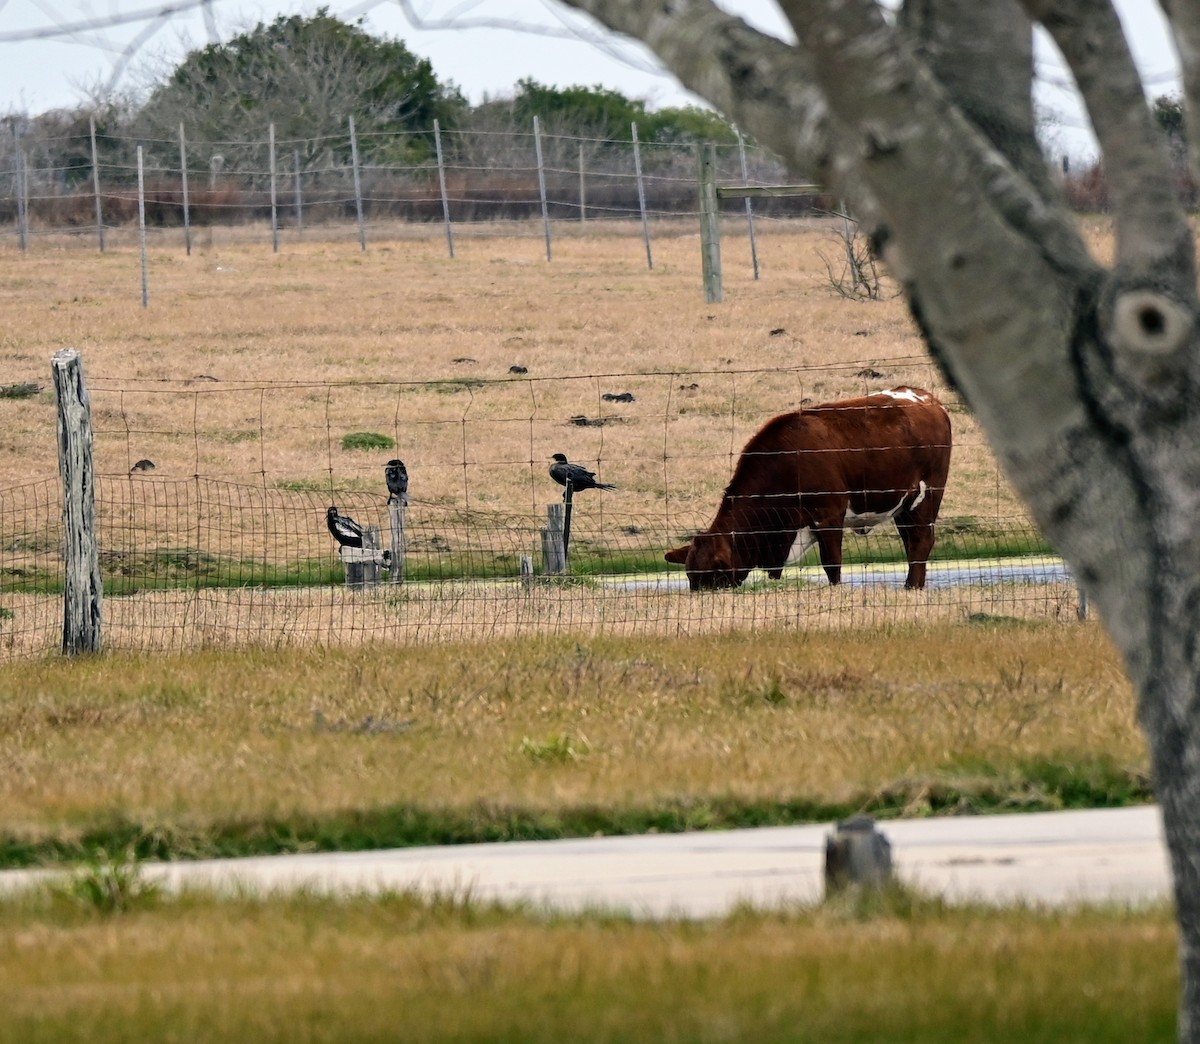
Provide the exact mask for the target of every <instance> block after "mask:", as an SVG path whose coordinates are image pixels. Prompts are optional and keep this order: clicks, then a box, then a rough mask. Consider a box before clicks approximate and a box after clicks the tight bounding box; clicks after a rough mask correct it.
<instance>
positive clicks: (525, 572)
mask: <svg viewBox="0 0 1200 1044" xmlns="http://www.w3.org/2000/svg"><path fill="white" fill-rule="evenodd" d="M521 586H522V587H523V588H524V589H525V590H527V591H528V590H529V588H530V587H532V586H533V556H532V555H522V556H521Z"/></svg>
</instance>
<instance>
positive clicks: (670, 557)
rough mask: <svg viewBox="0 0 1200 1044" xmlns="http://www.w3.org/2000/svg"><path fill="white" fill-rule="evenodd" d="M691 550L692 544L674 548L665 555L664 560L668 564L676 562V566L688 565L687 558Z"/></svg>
mask: <svg viewBox="0 0 1200 1044" xmlns="http://www.w3.org/2000/svg"><path fill="white" fill-rule="evenodd" d="M691 549H692V545H691V544H684V545H683V547H673V548H671V550H670V551H668V552H666V554H664V555H663V558H665V559H666V560H667V561H668V562H674V563H675V564H676V565H687V556H688V552H689V551H690V550H691Z"/></svg>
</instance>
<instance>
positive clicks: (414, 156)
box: [0, 121, 834, 252]
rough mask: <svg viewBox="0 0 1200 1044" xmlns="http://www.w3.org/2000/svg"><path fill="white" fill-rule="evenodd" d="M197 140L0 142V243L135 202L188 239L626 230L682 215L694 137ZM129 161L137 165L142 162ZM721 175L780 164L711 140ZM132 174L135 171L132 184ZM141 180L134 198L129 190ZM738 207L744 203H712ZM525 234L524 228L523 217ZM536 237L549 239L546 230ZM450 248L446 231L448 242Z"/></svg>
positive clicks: (446, 134)
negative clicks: (520, 226) (228, 233)
mask: <svg viewBox="0 0 1200 1044" xmlns="http://www.w3.org/2000/svg"><path fill="white" fill-rule="evenodd" d="M272 131H273V128H269V127H266V126H264V127H263V128H262V135H261V137H259V138H257V139H255V140H246V141H209V140H204V139H203V138H201V137H194V136H193V135H192V134H191V133H190V132H189V131H188V130H187V128H186V126H184V125H181V126H180V132H179V137H178V138H153V137H150V138H147V137H138V138H135V137H123V136H119V135H101V136H100V137H99V138H95V137H94V136H91V135H89V134H88V133H87V130H86V128H81V132H80V133H78V134H76V135H65V136H51V137H39V138H33V137H26V138H21V137H17V136H13V137H4V138H0V245H3V244H5V243H7V244H9V245H14V246H19V247H20V249H22V250H25V249H31V248H34V247H36V244H37V241H38V240H39V238H45V237H49V236H56V237H59V238H58V239H57V240H56V244H57V243H59V242H61V241H62V240H61V236H62V234H64V233H66V234H68V235H69V236H70V237H71V238H72V239H73V240H74V241H75V242H77V243H78V244H79V245H81V246H92V247H94V248H98V249H100V250H104V249H105V248H106V245H107V246H112V245H115V244H119V243H121V242H123V241H124V238H127V236H128V234H129V230H132V229H135V227H136V225H137V222H138V219H139V211H140V212H141V213H142V214H143V215H144V220H145V223H146V226H147V229H148V232H149V234H150V235H151V236H152V237H155V238H156V240H157V241H159V242H163V243H166V242H174V243H176V244H178V246H179V247H180V248H186V249H188V250H190V249H191V235H192V232H193V230H195V231H196V232H197V234H203V232H202V230H208V231H207V234H208V235H211V230H212V228H214V227H226V228H228V227H232V226H242V227H244V228H253V229H254V230H255V231H254V232H253V233H252V234H253V235H256V236H260V237H262V239H263V240H264V241H273V242H274V245H275V246H276V248H278V246H279V245H280V243H281V242H282V243H286V242H287V240H288V238H295V237H301V236H305V235H308V236H312V235H314V234H315V235H319V236H321V237H323V238H328V237H335V238H336V237H341V238H350V237H351V236H353V235H355V234H356V232H357V235H358V237H359V239H360V241H361V242H362V244H363V245H364V246H365V245H366V242H367V241H368V240H370V239H372V238H375V237H376V236H389V237H390V236H392V235H394V234H396V229H397V227H399V225H400V224H412V223H417V224H427V223H444V224H446V226H447V229H448V230H449V229H450V227H451V226H454V227H456V228H461V229H462V230H464V231H467V232H469V233H471V234H480V233H483V234H486V232H487V230H488V229H490V228H493V227H494V226H495V223H497V222H541V221H542V220H543V219H545V220H547V221H550V222H553V223H555V224H556V225H557V226H559V227H562V226H563V225H566V224H569V225H571V226H578V227H588V228H592V229H595V228H596V227H603V226H605V225H606V224H608V225H611V226H613V227H616V228H622V227H624V228H626V229H631V228H636V226H635V225H631V223H630V219H631V218H634V219H636V218H641V219H642V220H643V221H647V220H650V219H670V218H680V217H684V218H687V219H689V220H691V219H694V218H695V217H696V215H697V213H698V205H697V158H696V146H695V145H694V144H692V143H688V142H653V141H650V142H647V141H638V140H636V127H635V126H631V128H630V135H629V137H628V138H625V139H607V138H596V137H589V136H586V135H571V134H563V133H545V132H541V131H538V130H537V129H536V128H535V127H522V128H515V127H514V128H508V129H503V130H441V131H437V132H436V138H437V143H438V146H439V147H438V148H437V149H435V148H434V147H433V142H434V138H435V129H434V128H430V130H429V131H428V132H424V133H390V132H389V133H384V132H374V133H366V134H357V135H355V134H354V132H353V126H352V121H350V122H348V123H347V124H346V125H345V126H344V127H343V128H342V129H340V130H339V131H338V132H337V133H333V134H328V135H324V136H321V137H315V138H305V139H287V138H283V137H281V138H279V139H278V140H276V139H275V137H274V135H273V133H271V132H272ZM139 155H140V156H141V157H142V158H141V164H142V166H141V168H139ZM715 155H716V158H717V160H716V161H717V169H718V177H720V178H722V179H724V180H727V181H732V182H739V183H742V182H744V183H748V184H751V185H755V186H763V187H766V186H779V185H781V184H782V183H784V182H785V181H786V180H788V178H787V172H786V170H785V168H784V167H783V165H782V164H781V162H780V161H779V160H778V159H777V158H776V157H774V156H773V155H772V154H771V153H769V152H767V151H766V150H764V149H761V148H759V147H757V146H755V145H753V144H747V143H739V144H737V145H733V144H722V145H719V146H716V149H715ZM139 169H140V170H141V175H142V176H141V178H140V179H139ZM139 180H140V181H141V182H142V192H141V195H140V196H139ZM833 205H834V201H833V200H832V198H831V197H830V196H828V195H827V194H823V193H821V192H820V191H819V190H813V191H808V192H804V193H800V194H797V195H788V196H779V197H774V198H764V199H760V200H756V201H755V202H754V204H753V209H754V211H755V212H756V213H757V214H759V215H761V216H763V217H771V216H795V215H797V214H810V213H812V212H813V211H814V210H818V211H819V210H829V209H832V207H833ZM723 206H724V209H725V210H726V211H727V212H728V213H729V214H731V215H732V214H745V213H748V208H747V207H746V204H745V202H744V201H742V200H730V201H727V202H726V203H724V204H723ZM531 231H532V226H531ZM543 233H544V234H545V235H546V237H547V248H549V245H550V244H549V229H548V228H546V229H540V228H539V229H537V231H536V234H539V235H540V234H543ZM448 248H449V249H450V251H451V252H453V238H452V236H451V237H450V238H449V240H448Z"/></svg>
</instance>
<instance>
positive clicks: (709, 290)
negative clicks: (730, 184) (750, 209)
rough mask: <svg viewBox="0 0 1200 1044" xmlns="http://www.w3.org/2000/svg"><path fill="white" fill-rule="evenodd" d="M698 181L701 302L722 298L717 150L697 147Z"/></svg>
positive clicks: (711, 302) (705, 146)
mask: <svg viewBox="0 0 1200 1044" xmlns="http://www.w3.org/2000/svg"><path fill="white" fill-rule="evenodd" d="M698 153H699V156H698V161H697V162H698V166H699V182H700V266H701V268H702V270H703V272H704V300H705V301H706V302H708V303H709V304H713V303H715V302H718V301H721V300H723V299H724V294H723V292H722V289H721V227H720V224H719V221H718V217H719V215H718V212H717V150H716V148H715V147H714V146H713V145H711V144H709V145H701V146H699V147H698Z"/></svg>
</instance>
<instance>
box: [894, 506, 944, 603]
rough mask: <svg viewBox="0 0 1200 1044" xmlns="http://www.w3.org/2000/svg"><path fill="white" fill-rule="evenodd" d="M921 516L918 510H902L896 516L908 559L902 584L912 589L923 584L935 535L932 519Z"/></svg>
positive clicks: (905, 555) (914, 589)
mask: <svg viewBox="0 0 1200 1044" xmlns="http://www.w3.org/2000/svg"><path fill="white" fill-rule="evenodd" d="M921 516H922V512H920V511H916V512H908V511H902V512H900V514H898V515H897V516H896V529H897V530H899V532H900V541H901V543H903V544H904V557H905V558H907V559H908V578H907V579H906V580H905V581H904V586H905V587H907V588H909V589H910V590H913V591H920V590H921V589H922V588H923V587H924V586H925V572H926V569H925V567H926V565H927V564H928V562H929V556H930V555H931V554H932V553H933V542H934V539H935V538H936V535H937V534H936V532H935V529H934V522H933V519H927V518H923V517H921Z"/></svg>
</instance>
